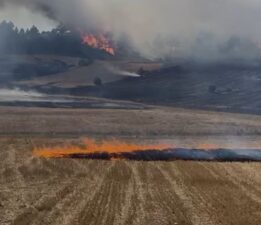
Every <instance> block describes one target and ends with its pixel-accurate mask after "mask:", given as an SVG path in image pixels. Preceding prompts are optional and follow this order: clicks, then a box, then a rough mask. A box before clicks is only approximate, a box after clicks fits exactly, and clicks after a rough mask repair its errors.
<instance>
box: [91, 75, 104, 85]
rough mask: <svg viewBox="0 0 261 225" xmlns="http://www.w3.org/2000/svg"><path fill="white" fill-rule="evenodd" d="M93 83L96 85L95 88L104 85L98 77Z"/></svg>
mask: <svg viewBox="0 0 261 225" xmlns="http://www.w3.org/2000/svg"><path fill="white" fill-rule="evenodd" d="M93 83H94V84H95V86H101V85H102V80H101V78H99V77H96V78H95V79H94V81H93Z"/></svg>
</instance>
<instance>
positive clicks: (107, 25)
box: [0, 0, 261, 59]
mask: <svg viewBox="0 0 261 225" xmlns="http://www.w3.org/2000/svg"><path fill="white" fill-rule="evenodd" d="M0 7H2V12H1V13H0V18H7V19H10V20H13V21H14V22H15V23H16V24H17V25H18V26H30V25H32V24H33V23H34V24H35V25H37V26H39V27H40V28H41V29H49V28H50V27H52V26H54V24H55V23H54V22H53V21H52V20H51V19H53V20H57V21H61V22H63V23H65V24H69V25H73V26H75V27H84V28H86V29H90V30H103V31H104V30H105V31H110V32H111V33H112V34H113V37H114V38H115V39H118V38H120V37H122V36H123V35H124V36H125V37H127V38H128V40H129V41H130V42H131V43H132V45H133V46H134V48H135V49H136V50H137V51H140V52H141V53H142V54H143V55H145V56H148V57H154V56H161V55H164V54H166V53H169V52H173V53H174V54H176V55H183V56H186V55H192V56H193V57H203V58H205V59H211V58H213V59H216V58H219V57H227V56H229V57H231V56H235V57H246V58H249V57H255V55H256V54H257V52H256V49H259V48H260V46H261V23H260V21H261V1H260V0H215V1H214V0H212V1H211V0H182V1H181V0H0ZM21 7H26V8H30V9H31V12H30V13H29V12H28V10H25V9H24V8H21ZM32 12H33V13H32ZM44 18H45V19H44ZM47 18H49V19H47ZM50 18H51V19H50ZM231 38H232V39H231ZM230 39H231V40H232V41H230V42H228V44H227V46H226V45H225V47H224V43H226V42H227V41H229V40H230ZM239 39H240V41H239ZM253 46H254V47H253ZM253 50H254V51H253ZM228 51H229V52H228ZM253 55H254V56H253Z"/></svg>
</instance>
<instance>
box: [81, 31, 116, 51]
mask: <svg viewBox="0 0 261 225" xmlns="http://www.w3.org/2000/svg"><path fill="white" fill-rule="evenodd" d="M82 42H83V43H84V44H87V45H89V46H90V47H92V48H98V49H101V50H104V51H106V52H108V53H109V54H111V55H115V49H114V48H113V47H112V46H111V42H110V41H109V39H108V38H106V37H105V35H103V34H99V35H94V34H82Z"/></svg>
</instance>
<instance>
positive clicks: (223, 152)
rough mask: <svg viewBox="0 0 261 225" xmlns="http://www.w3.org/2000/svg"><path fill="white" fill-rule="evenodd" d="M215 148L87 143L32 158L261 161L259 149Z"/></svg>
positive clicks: (39, 151) (43, 150) (40, 152)
mask: <svg viewBox="0 0 261 225" xmlns="http://www.w3.org/2000/svg"><path fill="white" fill-rule="evenodd" d="M214 147H215V145H211V144H202V148H200V149H199V148H196V149H193V148H191V149H186V148H174V147H173V146H171V145H169V144H154V145H143V144H133V143H127V142H124V141H120V140H116V139H114V140H109V141H100V142H97V141H95V140H94V139H84V140H83V143H82V145H72V144H71V145H64V146H56V147H43V148H35V149H34V151H33V154H34V155H35V156H37V157H44V158H84V159H104V160H114V159H127V160H139V161H140V160H142V161H171V160H198V161H261V150H259V149H225V148H214Z"/></svg>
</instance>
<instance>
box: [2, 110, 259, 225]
mask: <svg viewBox="0 0 261 225" xmlns="http://www.w3.org/2000/svg"><path fill="white" fill-rule="evenodd" d="M0 115H1V116H0V126H1V128H2V130H1V133H0V144H1V152H0V159H1V162H2V163H1V165H0V171H1V172H0V184H1V185H0V187H1V188H0V203H1V204H0V223H1V224H3V225H7V224H8V225H9V224H15V225H27V224H32V225H35V224H57V225H58V224H59V225H67V224H68V225H69V224H78V225H83V224H106V225H107V224H137V225H140V224H149V223H150V224H155V225H156V224H157V225H158V224H215V225H216V224H222V225H223V224H242V225H243V224H259V223H260V220H261V215H260V205H261V193H260V190H259V188H258V187H259V186H260V184H261V176H260V173H259V172H258V171H259V170H260V167H261V164H260V163H258V162H249V161H247V162H218V160H217V161H215V160H214V161H213V162H207V161H191V160H189V161H184V160H172V161H165V160H163V161H159V160H152V159H151V158H150V160H146V159H144V158H143V159H142V160H141V159H140V158H138V159H137V160H129V159H128V158H126V157H125V158H123V159H122V158H121V157H119V158H117V157H113V158H110V160H101V158H100V157H97V158H98V159H94V158H95V157H93V159H92V160H90V159H86V158H81V157H65V158H47V157H37V156H36V155H34V154H33V151H34V149H35V148H46V147H48V148H51V149H55V148H56V147H57V146H58V147H59V146H78V148H79V149H83V148H84V146H83V144H82V143H83V140H84V138H86V137H92V138H94V139H96V140H98V141H99V140H106V139H108V140H110V138H116V139H121V140H124V142H126V143H138V144H142V143H147V144H148V145H149V146H151V145H153V144H154V143H158V142H163V143H164V144H167V145H171V146H176V147H183V148H185V149H189V148H197V149H208V148H209V149H213V148H219V147H223V148H226V149H233V148H234V149H236V148H241V149H242V148H243V149H244V148H245V149H247V148H248V149H252V151H256V150H254V149H257V148H258V147H259V146H260V144H261V143H260V138H259V137H260V132H261V119H260V116H257V115H245V114H233V113H223V112H209V111H203V110H190V109H181V108H173V107H158V106H154V107H152V106H149V107H147V108H138V109H131V110H130V109H128V108H127V109H122V108H121V109H116V108H93V107H92V108H87V109H86V108H85V109H72V108H68V109H65V108H32V107H31V108H28V107H4V106H2V107H1V108H0ZM141 124H142V126H141ZM163 147H164V146H163ZM188 154H190V153H188ZM191 155H193V154H190V156H191ZM238 161H240V160H238Z"/></svg>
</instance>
